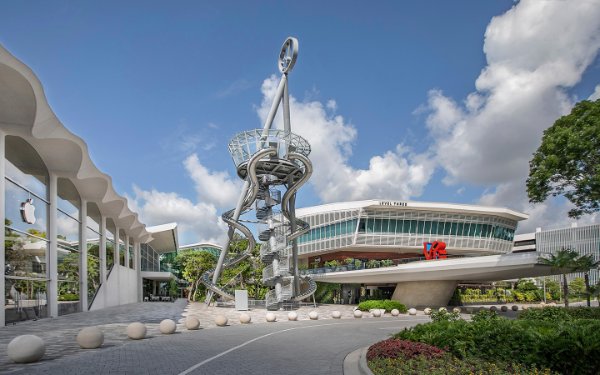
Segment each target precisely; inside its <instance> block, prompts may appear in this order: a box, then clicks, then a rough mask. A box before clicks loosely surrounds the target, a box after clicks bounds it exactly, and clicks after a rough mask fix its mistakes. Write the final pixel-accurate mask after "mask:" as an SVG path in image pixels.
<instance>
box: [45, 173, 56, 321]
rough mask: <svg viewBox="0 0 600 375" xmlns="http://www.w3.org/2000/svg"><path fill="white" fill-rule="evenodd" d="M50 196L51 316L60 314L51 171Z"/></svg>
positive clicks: (54, 182)
mask: <svg viewBox="0 0 600 375" xmlns="http://www.w3.org/2000/svg"><path fill="white" fill-rule="evenodd" d="M49 175H50V178H49V181H48V198H49V199H50V206H49V207H48V240H49V243H48V245H49V248H48V261H47V268H48V279H49V280H48V296H47V298H48V308H49V312H50V314H49V315H50V317H52V318H55V317H57V316H58V271H57V268H58V258H57V254H58V244H57V242H56V208H57V177H56V175H55V174H54V173H53V172H50V173H49Z"/></svg>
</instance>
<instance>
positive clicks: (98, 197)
mask: <svg viewBox="0 0 600 375" xmlns="http://www.w3.org/2000/svg"><path fill="white" fill-rule="evenodd" d="M0 128H1V129H2V130H3V131H4V132H5V133H6V134H7V135H14V136H18V137H21V138H23V139H25V140H26V141H27V142H28V143H29V144H31V146H33V148H35V150H36V151H37V152H38V153H39V155H40V157H41V158H42V160H43V161H44V164H45V165H46V167H47V168H48V171H50V172H52V173H54V174H55V175H57V176H58V177H63V178H68V179H69V180H71V182H73V184H74V185H75V187H76V188H77V191H78V192H79V194H80V196H81V198H82V199H85V200H87V201H88V202H94V203H96V204H97V205H98V208H99V210H100V212H101V213H102V215H104V216H106V217H108V218H111V219H112V220H113V221H114V222H115V223H116V225H117V226H119V228H120V229H123V230H124V231H125V232H126V233H127V234H128V235H129V236H131V237H133V238H135V239H136V240H138V241H140V242H147V241H149V240H150V239H151V238H152V237H151V234H150V233H149V232H147V231H146V230H145V226H144V224H143V223H141V222H140V221H139V219H138V214H137V213H135V212H133V211H131V210H130V209H129V208H128V207H127V200H126V199H125V198H123V197H122V196H120V195H119V194H117V192H116V191H115V189H114V187H113V185H112V180H111V178H110V176H108V175H107V174H104V173H102V172H101V171H100V170H98V168H97V167H96V165H94V162H93V161H92V159H91V158H90V155H89V152H88V147H87V145H86V143H85V142H84V141H83V140H82V139H81V138H79V137H78V136H76V135H75V134H73V133H71V132H70V131H69V130H68V129H67V128H65V127H64V125H63V124H62V123H61V122H60V120H59V119H58V118H57V117H56V115H55V114H54V112H53V111H52V109H51V108H50V105H49V104H48V101H47V99H46V96H45V94H44V89H43V88H42V84H41V83H40V81H39V80H38V79H37V77H36V76H35V74H34V73H33V72H32V71H31V69H30V68H29V67H27V66H26V65H25V64H23V63H22V62H20V61H19V60H17V59H16V58H15V57H14V56H13V55H11V54H10V53H9V52H8V51H7V50H6V49H5V48H4V47H2V46H1V45H0Z"/></svg>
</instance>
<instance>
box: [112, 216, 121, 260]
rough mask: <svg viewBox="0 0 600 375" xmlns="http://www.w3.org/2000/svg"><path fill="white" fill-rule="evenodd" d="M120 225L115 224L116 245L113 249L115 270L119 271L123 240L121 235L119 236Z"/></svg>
mask: <svg viewBox="0 0 600 375" xmlns="http://www.w3.org/2000/svg"><path fill="white" fill-rule="evenodd" d="M119 231H120V229H119V227H118V226H117V225H116V224H115V247H114V249H113V271H117V269H118V267H117V265H118V264H119V262H120V260H119V251H120V249H119V242H121V240H120V237H119Z"/></svg>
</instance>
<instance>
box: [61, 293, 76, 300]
mask: <svg viewBox="0 0 600 375" xmlns="http://www.w3.org/2000/svg"><path fill="white" fill-rule="evenodd" d="M58 300H59V301H79V296H78V295H77V294H73V293H65V294H61V295H59V296H58Z"/></svg>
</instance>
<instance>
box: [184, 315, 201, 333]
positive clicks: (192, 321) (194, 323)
mask: <svg viewBox="0 0 600 375" xmlns="http://www.w3.org/2000/svg"><path fill="white" fill-rule="evenodd" d="M185 328H187V329H189V330H190V331H195V330H197V329H198V328H200V320H198V318H196V317H195V316H188V317H187V318H185Z"/></svg>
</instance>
